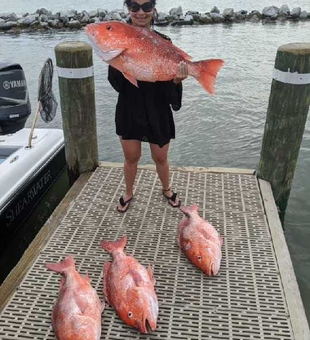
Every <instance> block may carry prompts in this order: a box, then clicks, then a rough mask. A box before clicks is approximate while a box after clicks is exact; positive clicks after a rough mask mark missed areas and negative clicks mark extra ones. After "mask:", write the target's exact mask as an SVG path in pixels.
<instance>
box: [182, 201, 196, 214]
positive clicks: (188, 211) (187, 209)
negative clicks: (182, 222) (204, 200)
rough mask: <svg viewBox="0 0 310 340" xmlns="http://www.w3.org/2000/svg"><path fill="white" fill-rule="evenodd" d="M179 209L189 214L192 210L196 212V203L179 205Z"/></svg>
mask: <svg viewBox="0 0 310 340" xmlns="http://www.w3.org/2000/svg"><path fill="white" fill-rule="evenodd" d="M180 210H181V211H182V212H183V213H184V214H190V213H192V212H195V211H196V212H197V211H198V205H197V204H196V203H193V204H192V205H191V206H189V207H187V206H185V205H182V206H180Z"/></svg>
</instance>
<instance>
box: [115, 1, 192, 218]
mask: <svg viewBox="0 0 310 340" xmlns="http://www.w3.org/2000/svg"><path fill="white" fill-rule="evenodd" d="M124 4H125V5H126V6H127V8H128V10H129V13H130V24H132V25H134V26H138V27H143V28H147V29H151V25H152V23H153V20H154V19H153V15H154V14H155V13H156V9H155V5H156V0H125V2H124ZM156 33H157V34H159V35H160V36H161V37H163V38H164V39H167V40H170V38H168V37H167V36H164V35H162V34H160V33H158V32H156ZM187 76H188V68H187V65H186V64H185V63H183V62H181V63H180V64H179V66H178V69H177V73H176V76H175V78H174V79H173V80H171V81H161V82H154V83H151V82H144V81H138V86H139V87H136V86H134V85H133V84H131V83H130V82H129V81H128V80H127V79H125V77H124V76H123V74H122V73H121V72H119V71H118V70H116V69H115V68H113V67H112V66H109V75H108V80H109V82H110V83H111V85H112V86H113V88H114V89H115V90H116V91H117V92H119V96H118V102H117V105H116V115H115V123H116V133H117V135H118V136H119V137H120V142H121V145H122V148H123V153H124V158H125V160H124V177H125V183H126V192H125V193H124V195H123V196H121V198H120V199H119V202H118V204H117V210H118V211H120V212H125V211H127V209H128V207H129V204H130V202H131V200H132V198H133V185H134V181H135V177H136V173H137V166H138V162H139V159H140V156H141V142H142V141H144V142H148V143H149V145H150V150H151V155H152V159H153V160H154V162H155V164H156V170H157V173H158V177H159V179H160V181H161V183H162V193H163V195H164V196H165V197H166V198H167V200H168V202H169V204H170V205H171V206H173V207H179V206H180V205H181V201H180V199H179V198H178V197H177V194H176V193H174V192H173V191H172V189H171V188H170V185H169V164H168V159H167V158H168V150H169V143H170V139H172V138H175V126H174V120H173V114H172V110H171V107H172V109H173V110H174V111H178V110H179V109H180V108H181V105H182V83H181V82H182V80H183V79H185V78H186V77H187Z"/></svg>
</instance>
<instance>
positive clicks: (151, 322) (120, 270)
mask: <svg viewBox="0 0 310 340" xmlns="http://www.w3.org/2000/svg"><path fill="white" fill-rule="evenodd" d="M126 241H127V239H126V237H125V236H124V237H122V238H121V239H119V240H116V241H101V246H102V248H103V249H104V250H106V251H107V252H108V253H110V254H111V255H112V258H113V260H112V262H108V261H107V262H105V263H104V274H103V293H104V295H105V298H106V300H107V301H108V303H109V304H110V305H111V306H113V307H114V308H115V310H116V312H117V314H118V315H119V317H120V318H121V319H122V320H123V321H124V322H125V323H127V324H128V325H130V326H132V327H134V328H136V329H138V330H139V331H140V332H141V333H148V332H150V331H154V330H155V328H156V323H157V316H158V301H157V296H156V293H155V290H154V284H155V280H154V279H153V276H152V270H151V267H148V269H146V268H145V267H144V266H142V265H141V264H140V263H139V262H138V261H137V260H136V259H135V258H133V257H132V256H127V255H126V254H125V253H124V248H125V246H126Z"/></svg>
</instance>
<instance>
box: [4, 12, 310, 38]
mask: <svg viewBox="0 0 310 340" xmlns="http://www.w3.org/2000/svg"><path fill="white" fill-rule="evenodd" d="M128 19H129V15H128V13H127V12H126V11H124V10H121V9H116V10H112V11H108V10H106V9H100V8H99V9H97V10H91V11H89V12H87V11H82V12H78V11H77V10H74V9H71V10H68V11H65V12H57V13H54V14H53V13H52V12H51V11H48V10H47V9H45V8H40V9H38V10H37V11H36V13H31V14H29V13H24V14H22V15H20V16H18V15H16V14H15V13H2V14H0V31H14V32H15V31H17V32H18V31H20V30H33V29H42V30H48V29H50V30H52V29H81V28H82V27H84V26H86V25H87V24H89V23H94V22H100V21H109V20H118V21H124V22H127V21H128ZM286 20H293V21H299V20H310V12H307V11H303V10H302V9H301V8H300V7H296V8H292V9H291V10H290V8H289V7H288V6H287V5H283V6H282V7H281V8H278V7H276V6H270V7H265V8H263V10H262V12H260V11H258V10H252V11H251V12H248V11H247V10H239V11H235V10H234V9H233V8H225V9H224V10H223V11H222V12H220V10H219V9H218V8H217V7H216V6H214V7H213V8H212V9H211V10H210V12H205V13H200V12H197V11H188V12H186V13H183V10H182V7H181V6H179V7H176V8H172V9H171V10H170V11H169V13H163V12H159V13H158V16H157V18H156V20H155V23H154V24H155V26H167V25H172V26H182V25H209V24H218V23H240V22H245V21H250V22H253V23H258V22H262V23H273V22H283V21H286Z"/></svg>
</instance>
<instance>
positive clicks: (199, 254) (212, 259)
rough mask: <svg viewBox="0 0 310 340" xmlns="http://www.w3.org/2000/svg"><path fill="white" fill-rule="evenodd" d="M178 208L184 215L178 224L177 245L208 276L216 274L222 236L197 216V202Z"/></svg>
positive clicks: (220, 253)
mask: <svg viewBox="0 0 310 340" xmlns="http://www.w3.org/2000/svg"><path fill="white" fill-rule="evenodd" d="M180 210H181V211H182V212H183V213H184V214H185V217H184V218H183V219H182V220H181V222H180V223H179V225H178V235H177V244H178V246H179V247H180V248H181V249H182V250H183V252H184V253H185V255H186V256H187V257H188V259H189V260H190V261H191V262H192V263H193V264H194V265H195V266H197V267H198V268H200V269H201V270H202V271H203V272H204V273H206V274H207V275H208V276H212V275H217V273H218V271H219V269H220V265H221V258H222V251H221V246H222V243H223V239H222V237H221V236H220V234H219V233H218V232H217V231H216V229H215V228H214V227H213V226H212V225H211V224H210V223H209V222H208V221H206V220H205V219H203V218H202V217H200V216H199V214H198V206H197V204H195V203H194V204H192V205H191V206H190V207H186V206H181V207H180Z"/></svg>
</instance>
